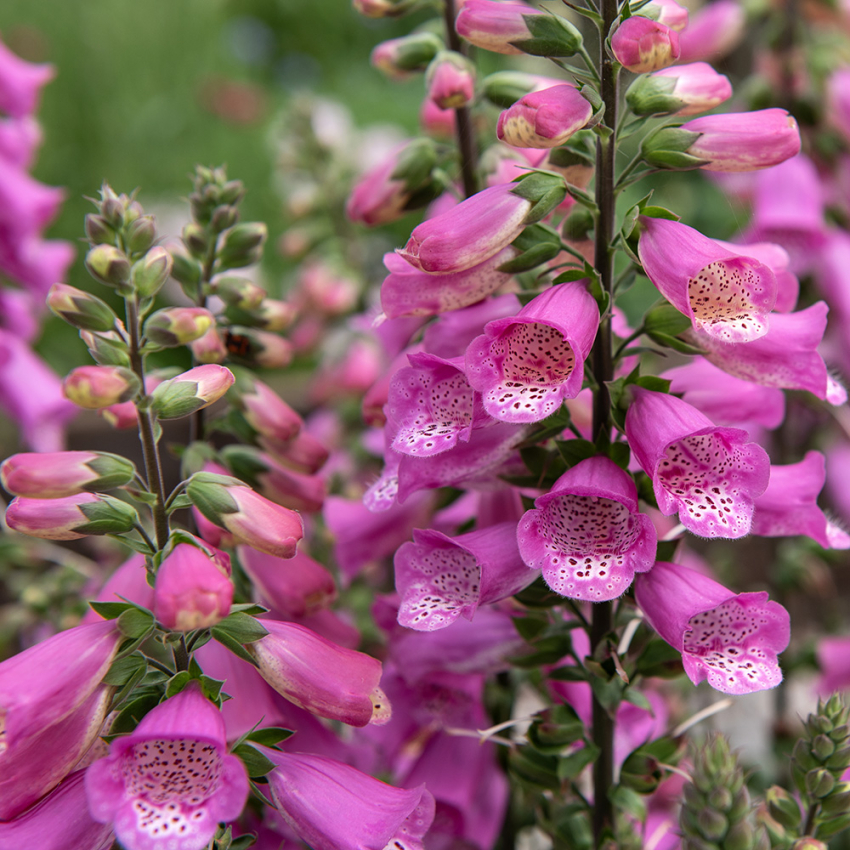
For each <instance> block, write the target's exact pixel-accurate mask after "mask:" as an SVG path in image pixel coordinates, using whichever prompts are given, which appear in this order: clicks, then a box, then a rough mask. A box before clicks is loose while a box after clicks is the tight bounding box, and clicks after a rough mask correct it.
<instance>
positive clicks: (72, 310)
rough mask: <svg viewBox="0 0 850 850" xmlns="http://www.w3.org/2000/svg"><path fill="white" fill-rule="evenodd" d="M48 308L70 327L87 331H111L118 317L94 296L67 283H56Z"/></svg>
mask: <svg viewBox="0 0 850 850" xmlns="http://www.w3.org/2000/svg"><path fill="white" fill-rule="evenodd" d="M47 306H48V307H49V308H50V310H51V311H52V312H53V313H55V314H56V315H57V316H59V318H60V319H64V320H65V321H66V322H67V323H68V324H69V325H73V326H74V327H75V328H79V329H80V330H85V331H109V330H112V328H114V327H115V324H116V322H117V321H118V317H117V316H116V315H115V313H113V312H112V308H111V307H110V306H109V305H108V304H107V303H106V302H105V301H101V300H100V298H97V297H96V296H94V295H91V294H90V293H88V292H84V291H83V290H82V289H76V288H75V287H73V286H68V285H67V284H65V283H54V284H53V286H52V287H51V288H50V292H48V293H47Z"/></svg>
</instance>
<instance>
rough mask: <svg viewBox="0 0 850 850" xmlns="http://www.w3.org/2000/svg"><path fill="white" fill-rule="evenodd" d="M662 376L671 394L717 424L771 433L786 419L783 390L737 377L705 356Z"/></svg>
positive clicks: (668, 371)
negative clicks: (757, 429) (668, 384)
mask: <svg viewBox="0 0 850 850" xmlns="http://www.w3.org/2000/svg"><path fill="white" fill-rule="evenodd" d="M746 344H747V345H749V344H750V343H746ZM661 377H662V378H665V379H667V380H669V381H670V382H671V383H670V392H673V393H676V394H677V395H682V396H683V399H684V400H685V401H686V402H687V403H688V404H691V405H693V406H694V407H695V408H696V409H697V410H699V411H700V412H701V413H704V414H705V415H706V416H707V417H708V418H709V419H710V420H711V421H712V422H714V424H715V425H728V426H731V427H733V428H744V429H745V430H749V429H748V428H747V425H748V424H754V425H760V426H761V427H763V428H768V429H770V430H772V429H773V428H778V427H779V426H780V425H781V424H782V422H783V420H784V419H785V395H784V393H783V392H782V391H781V390H779V389H776V388H775V387H764V386H761V385H759V384H754V383H752V382H750V381H744V380H742V379H741V378H736V377H734V376H733V375H730V374H728V373H727V372H724V371H722V370H721V369H718V368H717V367H716V366H713V365H712V364H711V363H710V362H709V361H708V360H706V359H705V358H703V357H695V358H694V359H693V360H692V361H691V362H690V363H687V364H686V365H684V366H677V367H675V368H674V369H668V370H667V371H666V372H662V374H661Z"/></svg>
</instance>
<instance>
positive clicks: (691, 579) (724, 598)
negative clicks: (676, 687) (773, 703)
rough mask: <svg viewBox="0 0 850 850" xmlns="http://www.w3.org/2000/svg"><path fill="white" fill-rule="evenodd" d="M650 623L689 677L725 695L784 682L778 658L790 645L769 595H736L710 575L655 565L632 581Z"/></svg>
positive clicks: (784, 620) (783, 615) (782, 616)
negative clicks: (679, 656)
mask: <svg viewBox="0 0 850 850" xmlns="http://www.w3.org/2000/svg"><path fill="white" fill-rule="evenodd" d="M635 598H636V599H637V603H638V605H639V606H640V609H641V611H643V613H644V615H645V616H646V619H647V620H648V621H649V624H650V625H651V626H652V628H654V629H655V631H657V632H658V634H659V635H661V637H662V638H664V640H666V641H667V643H669V644H670V646H672V647H674V648H675V649H678V650H679V651H680V652H681V653H682V663H683V664H684V666H685V672H686V673H687V674H688V678H689V679H690V680H691V681H692V682H693V683H694V684H695V685H698V684H699V683H700V682H701V681H702V680H703V679H708V683H709V684H710V685H711V687H712V688H714V689H715V690H718V691H722V692H723V693H726V694H749V693H752V692H753V691H762V690H765V689H766V688H774V687H776V685H778V684H779V683H780V682H781V681H782V671H781V670H780V669H779V662H778V660H777V655H778V654H779V653H780V652H782V650H784V649H785V647H786V646H788V640H789V638H790V622H789V617H788V612H787V611H786V610H785V609H784V608H783V607H782V606H781V605H779V604H778V603H776V602H770V601H768V598H767V593H766V592H764V591H762V592H761V593H734V592H733V591H731V590H729V589H727V588H725V587H723V585H722V584H718V583H717V582H716V581H714V580H713V579H710V578H709V577H708V576H705V575H703V574H702V573H698V572H696V571H695V570H691V569H688V568H687V567H683V566H681V565H679V564H667V563H664V562H663V561H659V562H658V563H657V564H656V565H655V566H654V567H653V568H652V569H651V570H650V571H649V572H648V573H644V574H643V575H641V576H639V577H638V579H637V581H636V582H635Z"/></svg>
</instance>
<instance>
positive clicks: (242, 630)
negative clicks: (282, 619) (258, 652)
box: [213, 611, 268, 643]
mask: <svg viewBox="0 0 850 850" xmlns="http://www.w3.org/2000/svg"><path fill="white" fill-rule="evenodd" d="M213 631H216V632H225V633H227V634H228V635H230V637H232V638H233V639H234V640H236V641H238V642H239V643H253V642H254V641H255V640H260V638H264V637H265V636H266V635H267V634H268V630H267V629H266V628H265V627H264V626H263V625H262V624H261V623H260V622H259V621H258V620H255V619H254V618H253V617H251V616H249V615H248V614H245V613H243V612H242V611H237V612H236V613H235V614H231V615H230V616H229V617H225V618H224V619H223V620H222V621H221V622H219V623H217V624H216V625H215V626H214V627H213ZM216 639H217V638H216Z"/></svg>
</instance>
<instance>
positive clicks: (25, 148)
mask: <svg viewBox="0 0 850 850" xmlns="http://www.w3.org/2000/svg"><path fill="white" fill-rule="evenodd" d="M41 141H42V133H41V127H40V126H39V123H38V121H36V119H35V118H33V117H32V116H31V115H24V116H22V117H21V118H2V119H0V158H2V159H5V160H6V162H8V163H11V164H12V165H16V166H17V167H18V168H29V167H30V166H31V165H32V163H33V158H34V157H35V152H36V151H37V150H38V148H39V147H40V146H41Z"/></svg>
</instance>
